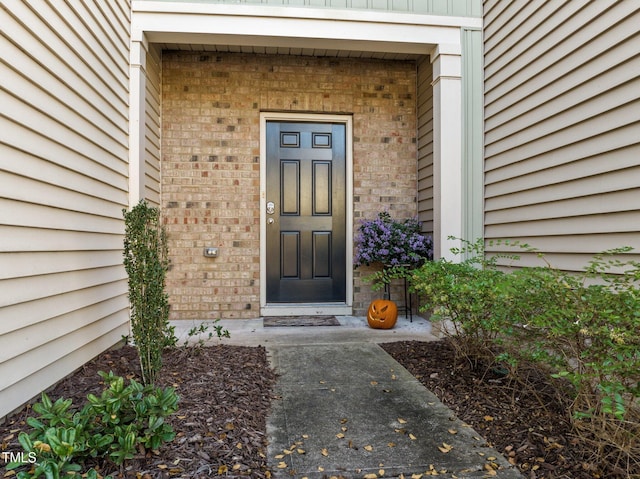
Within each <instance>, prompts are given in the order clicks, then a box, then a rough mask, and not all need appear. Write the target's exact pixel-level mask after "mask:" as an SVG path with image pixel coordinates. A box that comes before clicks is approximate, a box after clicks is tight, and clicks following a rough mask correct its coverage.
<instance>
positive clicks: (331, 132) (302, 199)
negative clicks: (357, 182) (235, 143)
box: [265, 121, 346, 303]
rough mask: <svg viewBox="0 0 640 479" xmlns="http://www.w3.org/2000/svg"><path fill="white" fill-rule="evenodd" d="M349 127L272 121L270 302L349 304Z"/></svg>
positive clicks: (269, 160)
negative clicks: (347, 210)
mask: <svg viewBox="0 0 640 479" xmlns="http://www.w3.org/2000/svg"><path fill="white" fill-rule="evenodd" d="M345 130H346V128H345V125H344V124H341V123H304V122H301V123H293V122H280V121H270V122H267V135H266V137H267V162H266V163H267V166H266V168H267V172H266V173H267V177H266V182H267V184H266V191H267V198H266V200H267V203H266V207H267V211H266V215H265V216H266V221H267V236H266V243H267V251H266V253H267V258H266V273H267V275H266V276H267V288H266V289H267V302H268V303H320V302H344V301H345V295H346V276H345V272H346V270H345V268H346V265H345V254H346V253H345V251H346V249H345V248H346V230H345V225H346V209H345V196H346V185H345Z"/></svg>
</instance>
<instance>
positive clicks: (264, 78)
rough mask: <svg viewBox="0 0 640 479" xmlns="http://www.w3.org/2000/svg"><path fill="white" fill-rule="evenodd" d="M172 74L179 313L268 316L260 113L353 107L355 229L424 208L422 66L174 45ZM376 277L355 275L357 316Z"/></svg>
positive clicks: (170, 160) (169, 185)
mask: <svg viewBox="0 0 640 479" xmlns="http://www.w3.org/2000/svg"><path fill="white" fill-rule="evenodd" d="M162 78H163V79H162V83H163V97H162V137H163V140H162V173H161V174H162V211H163V215H164V222H165V225H166V228H167V232H168V237H169V249H170V256H171V263H172V267H171V270H170V272H169V275H168V278H167V289H168V292H169V295H170V303H171V308H172V310H171V318H172V319H216V318H225V319H227V318H256V317H258V316H259V314H260V312H259V305H260V284H259V283H260V279H259V278H260V264H259V251H260V233H259V230H260V225H259V217H260V211H259V188H260V160H259V155H260V143H259V138H260V121H259V120H260V112H261V111H290V112H314V113H336V114H352V115H353V130H354V131H353V135H354V138H353V173H354V216H355V218H354V221H355V224H354V230H356V229H357V227H358V225H359V221H360V219H361V218H372V217H375V215H376V214H377V212H378V211H380V210H381V209H388V210H389V211H390V212H391V213H392V216H395V217H399V218H400V217H406V216H415V215H416V141H415V138H416V92H415V89H416V67H415V64H414V63H413V62H387V61H382V60H359V59H337V58H314V57H295V56H269V55H244V54H219V53H211V54H208V53H197V54H194V53H189V52H164V54H163V77H162ZM205 246H217V247H219V248H220V257H219V258H216V259H211V258H205V257H204V256H203V254H202V251H203V248H204V247H205ZM366 272H367V271H366V270H363V269H358V270H356V271H355V272H354V313H355V314H364V312H365V310H366V307H367V306H368V304H369V302H370V300H371V298H372V297H373V295H372V293H371V291H370V287H369V285H367V284H365V285H361V275H363V274H366Z"/></svg>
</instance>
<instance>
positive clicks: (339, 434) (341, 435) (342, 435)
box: [336, 432, 344, 439]
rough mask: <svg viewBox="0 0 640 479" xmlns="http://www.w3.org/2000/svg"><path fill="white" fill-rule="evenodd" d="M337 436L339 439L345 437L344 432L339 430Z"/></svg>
mask: <svg viewBox="0 0 640 479" xmlns="http://www.w3.org/2000/svg"><path fill="white" fill-rule="evenodd" d="M336 437H337V438H338V439H343V438H344V434H342V433H341V432H339V433H338V434H336Z"/></svg>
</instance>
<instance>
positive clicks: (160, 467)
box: [158, 464, 168, 469]
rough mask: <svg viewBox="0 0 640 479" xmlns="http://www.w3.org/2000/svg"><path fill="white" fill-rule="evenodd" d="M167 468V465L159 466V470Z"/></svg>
mask: <svg viewBox="0 0 640 479" xmlns="http://www.w3.org/2000/svg"><path fill="white" fill-rule="evenodd" d="M167 467H168V466H167V465H166V464H158V469H166V468H167Z"/></svg>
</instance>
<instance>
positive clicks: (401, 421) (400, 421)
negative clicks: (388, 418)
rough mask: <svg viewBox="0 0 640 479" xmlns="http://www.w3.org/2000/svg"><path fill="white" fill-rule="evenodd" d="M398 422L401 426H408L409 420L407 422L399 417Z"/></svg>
mask: <svg viewBox="0 0 640 479" xmlns="http://www.w3.org/2000/svg"><path fill="white" fill-rule="evenodd" d="M398 422H399V423H400V424H406V423H407V420H406V419H402V418H401V417H399V418H398Z"/></svg>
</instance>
